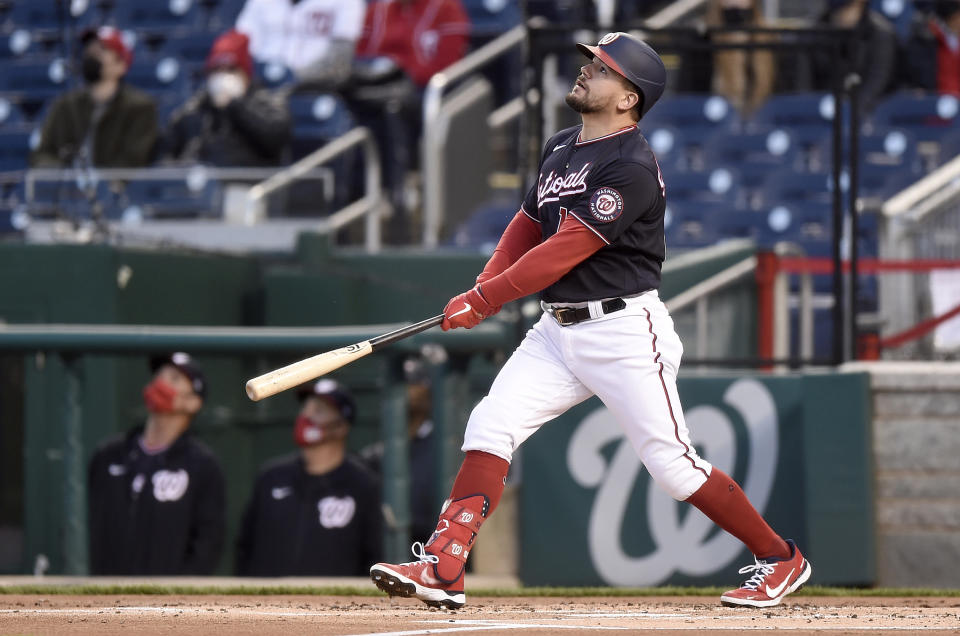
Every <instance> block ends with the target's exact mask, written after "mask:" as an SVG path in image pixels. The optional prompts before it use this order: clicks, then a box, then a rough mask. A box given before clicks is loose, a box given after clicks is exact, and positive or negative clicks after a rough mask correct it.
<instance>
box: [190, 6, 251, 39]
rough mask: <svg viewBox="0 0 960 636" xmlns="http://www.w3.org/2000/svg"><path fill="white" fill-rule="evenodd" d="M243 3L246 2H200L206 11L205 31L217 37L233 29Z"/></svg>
mask: <svg viewBox="0 0 960 636" xmlns="http://www.w3.org/2000/svg"><path fill="white" fill-rule="evenodd" d="M245 2H246V0H201V1H200V4H201V6H202V7H203V8H205V9H206V10H207V16H206V28H207V31H209V32H210V33H213V34H217V35H219V34H220V33H223V32H224V31H227V30H229V29H231V28H233V26H234V25H235V24H236V23H237V17H238V16H239V15H240V11H242V10H243V5H244V3H245Z"/></svg>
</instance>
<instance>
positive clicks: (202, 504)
mask: <svg viewBox="0 0 960 636" xmlns="http://www.w3.org/2000/svg"><path fill="white" fill-rule="evenodd" d="M142 433H143V427H142V426H141V427H137V428H135V429H133V430H132V431H130V432H128V433H126V434H125V435H121V436H118V437H115V438H111V439H109V440H107V441H106V442H104V443H103V444H101V445H100V447H99V448H98V449H97V450H96V452H95V453H94V455H93V458H92V459H91V460H90V466H89V481H88V500H89V519H88V522H89V528H90V572H91V574H115V575H132V574H137V575H139V574H147V575H184V574H212V573H213V571H214V569H215V568H216V567H217V564H218V562H219V560H220V553H221V550H222V549H223V542H224V535H225V532H226V496H225V489H224V479H223V471H222V470H221V468H220V463H219V462H218V461H217V458H216V456H214V454H213V452H212V451H211V450H210V449H209V448H208V447H207V446H206V445H205V444H203V443H202V442H200V441H199V440H197V439H196V438H195V437H194V436H193V435H192V434H191V433H190V432H189V431H188V432H187V433H184V434H183V435H181V436H180V437H179V438H178V439H177V440H176V441H175V442H174V443H173V444H172V445H171V446H170V447H169V448H168V449H167V450H165V451H163V452H162V453H158V454H155V455H150V454H147V453H145V452H144V451H143V450H142V449H141V447H140V443H139V439H140V436H141V435H142Z"/></svg>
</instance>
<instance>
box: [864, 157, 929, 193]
mask: <svg viewBox="0 0 960 636" xmlns="http://www.w3.org/2000/svg"><path fill="white" fill-rule="evenodd" d="M922 177H923V174H922V173H921V172H920V171H919V170H916V169H909V168H908V167H907V166H896V165H893V166H884V165H871V164H866V163H864V164H861V166H860V178H859V179H858V181H859V190H858V192H857V194H858V196H861V197H876V198H879V199H887V198H889V197H892V196H893V195H894V194H896V193H897V192H900V191H901V190H903V189H904V188H906V187H907V186H909V185H910V184H911V183H913V182H914V181H916V180H918V179H920V178H922Z"/></svg>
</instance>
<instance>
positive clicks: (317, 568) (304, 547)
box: [237, 454, 383, 576]
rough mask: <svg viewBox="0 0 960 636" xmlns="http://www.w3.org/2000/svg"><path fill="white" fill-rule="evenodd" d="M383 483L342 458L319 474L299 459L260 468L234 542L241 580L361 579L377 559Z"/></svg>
mask: <svg viewBox="0 0 960 636" xmlns="http://www.w3.org/2000/svg"><path fill="white" fill-rule="evenodd" d="M382 534H383V515H382V512H381V507H380V484H379V481H378V480H377V478H376V476H374V475H373V473H371V472H370V471H369V470H368V469H367V468H366V467H365V466H363V464H361V463H360V461H359V460H357V459H354V458H353V457H349V456H348V457H347V458H346V460H344V462H343V463H342V464H341V465H340V466H338V467H337V468H335V469H333V470H332V471H330V472H328V473H326V474H323V475H309V474H307V472H306V470H305V468H304V465H303V460H302V459H301V458H300V455H299V454H297V455H293V456H289V455H288V456H285V457H280V458H277V459H275V460H273V461H271V462H268V463H267V464H266V465H265V467H264V468H263V469H262V470H261V471H260V474H259V475H258V477H257V480H256V483H255V484H254V488H253V494H252V496H251V498H250V502H249V503H248V504H247V508H246V511H245V513H244V515H243V522H242V525H241V528H240V536H239V538H238V540H237V573H238V574H240V575H241V576H363V575H365V574H367V572H369V570H370V566H371V565H373V564H374V563H376V562H377V561H379V560H380V559H381V550H382V547H381V546H382Z"/></svg>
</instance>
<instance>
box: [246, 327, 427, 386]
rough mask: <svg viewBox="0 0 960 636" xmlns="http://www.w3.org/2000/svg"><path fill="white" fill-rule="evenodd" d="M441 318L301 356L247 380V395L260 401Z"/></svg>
mask: <svg viewBox="0 0 960 636" xmlns="http://www.w3.org/2000/svg"><path fill="white" fill-rule="evenodd" d="M441 322H443V314H440V315H439V316H434V317H433V318H427V319H426V320H421V321H420V322H415V323H413V324H412V325H407V326H406V327H401V328H400V329H397V330H396V331H391V332H389V333H385V334H383V335H380V336H376V337H375V338H370V339H369V340H364V341H363V342H357V343H354V344H352V345H349V346H346V347H341V348H339V349H334V350H333V351H327V352H325V353H321V354H319V355H315V356H313V357H311V358H307V359H305V360H300V361H299V362H294V363H293V364H288V365H287V366H285V367H281V368H279V369H275V370H273V371H270V372H269V373H264V374H263V375H260V376H257V377H255V378H253V379H251V380H248V381H247V397H249V398H250V399H251V400H253V401H254V402H258V401H260V400H262V399H263V398H265V397H270V396H271V395H276V394H277V393H280V392H281V391H286V390H287V389H291V388H293V387H295V386H297V385H299V384H303V383H304V382H309V381H310V380H312V379H314V378H319V377H320V376H321V375H325V374H327V373H330V372H331V371H334V370H336V369H339V368H340V367H342V366H346V365H348V364H350V363H351V362H353V361H354V360H359V359H360V358H362V357H363V356H365V355H368V354H370V353H373V352H374V351H376V350H377V349H381V348H383V347H385V346H387V345H388V344H392V343H394V342H397V341H398V340H403V339H404V338H408V337H410V336H412V335H414V334H418V333H420V332H421V331H426V330H427V329H430V328H431V327H436V326H437V325H439V324H440V323H441Z"/></svg>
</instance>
